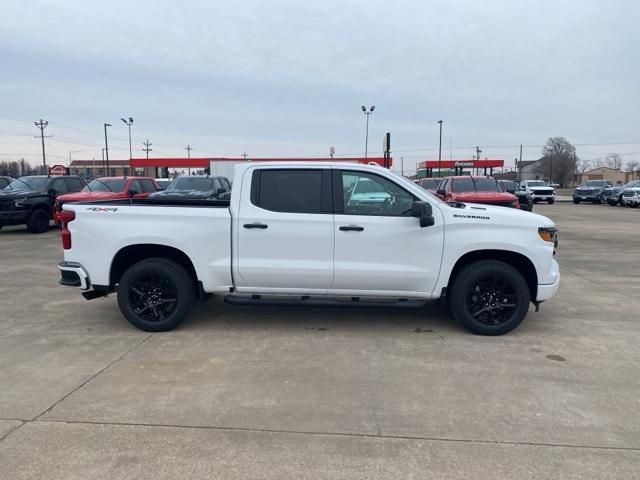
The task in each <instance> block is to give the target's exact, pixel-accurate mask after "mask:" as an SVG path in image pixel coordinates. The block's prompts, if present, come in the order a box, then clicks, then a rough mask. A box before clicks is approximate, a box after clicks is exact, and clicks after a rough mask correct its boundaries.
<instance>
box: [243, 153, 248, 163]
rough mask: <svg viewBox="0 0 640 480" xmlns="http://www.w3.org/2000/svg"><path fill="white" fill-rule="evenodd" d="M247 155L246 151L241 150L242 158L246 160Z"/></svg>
mask: <svg viewBox="0 0 640 480" xmlns="http://www.w3.org/2000/svg"><path fill="white" fill-rule="evenodd" d="M248 157H249V155H247V152H242V158H244V159H245V161H246V160H247V158H248Z"/></svg>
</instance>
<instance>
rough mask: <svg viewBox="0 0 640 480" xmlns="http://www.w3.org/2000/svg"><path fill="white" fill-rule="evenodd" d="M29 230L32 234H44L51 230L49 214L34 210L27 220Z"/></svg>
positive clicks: (42, 210)
mask: <svg viewBox="0 0 640 480" xmlns="http://www.w3.org/2000/svg"><path fill="white" fill-rule="evenodd" d="M27 230H29V231H30V232H31V233H44V232H46V231H47V230H49V212H47V211H45V210H44V209H40V208H39V209H36V210H34V211H33V212H32V213H31V215H30V216H29V219H28V220H27Z"/></svg>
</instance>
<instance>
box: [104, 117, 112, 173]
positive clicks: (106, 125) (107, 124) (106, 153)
mask: <svg viewBox="0 0 640 480" xmlns="http://www.w3.org/2000/svg"><path fill="white" fill-rule="evenodd" d="M110 126H111V125H110V124H109V123H105V124H104V153H105V157H106V159H107V172H106V174H107V176H109V142H108V140H107V127H110Z"/></svg>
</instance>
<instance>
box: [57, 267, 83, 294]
mask: <svg viewBox="0 0 640 480" xmlns="http://www.w3.org/2000/svg"><path fill="white" fill-rule="evenodd" d="M58 270H60V280H59V283H60V285H64V286H65V287H80V288H81V289H82V290H88V289H89V287H90V286H91V280H90V279H89V274H88V273H87V271H86V270H85V269H84V267H83V266H82V265H80V264H79V263H76V262H60V263H59V264H58Z"/></svg>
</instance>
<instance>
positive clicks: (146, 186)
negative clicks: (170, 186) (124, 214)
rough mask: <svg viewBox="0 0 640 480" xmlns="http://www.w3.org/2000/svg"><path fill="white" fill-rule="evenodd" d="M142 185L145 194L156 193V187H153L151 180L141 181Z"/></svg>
mask: <svg viewBox="0 0 640 480" xmlns="http://www.w3.org/2000/svg"><path fill="white" fill-rule="evenodd" d="M140 183H141V185H142V192H143V193H153V192H155V191H156V187H155V186H154V185H153V182H152V181H151V180H140Z"/></svg>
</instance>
